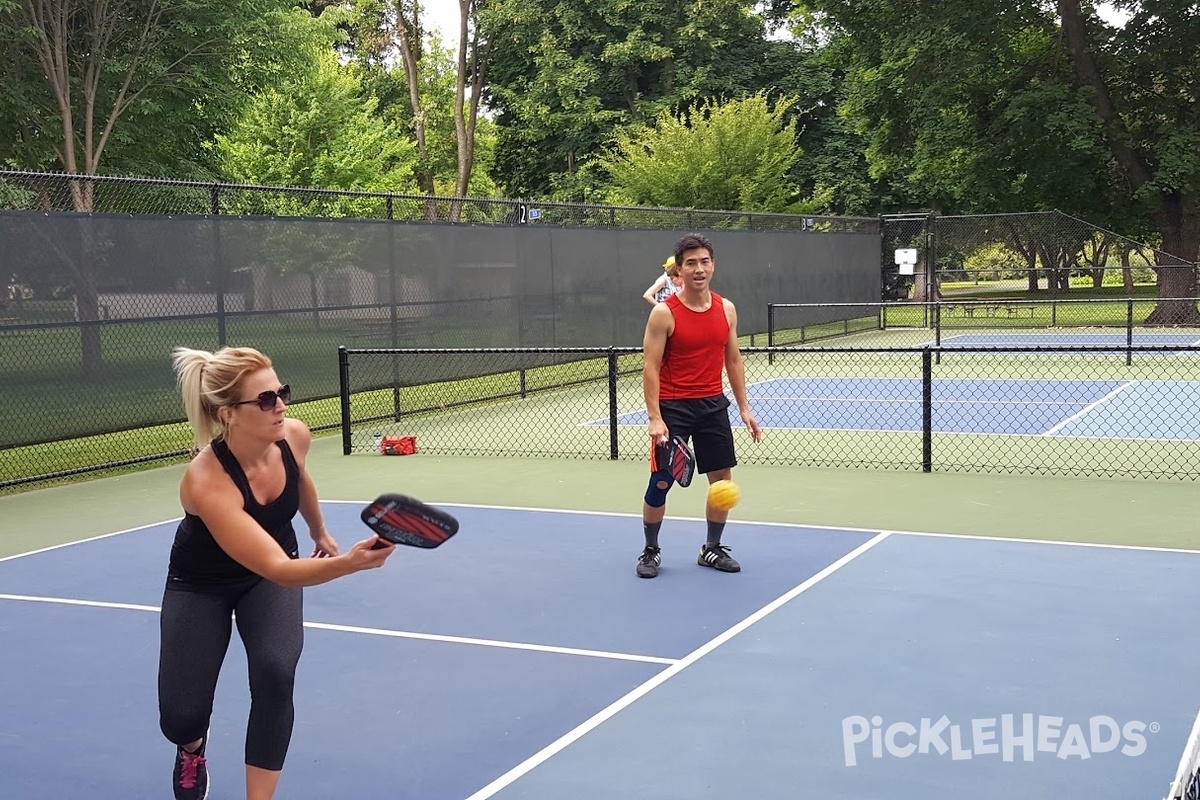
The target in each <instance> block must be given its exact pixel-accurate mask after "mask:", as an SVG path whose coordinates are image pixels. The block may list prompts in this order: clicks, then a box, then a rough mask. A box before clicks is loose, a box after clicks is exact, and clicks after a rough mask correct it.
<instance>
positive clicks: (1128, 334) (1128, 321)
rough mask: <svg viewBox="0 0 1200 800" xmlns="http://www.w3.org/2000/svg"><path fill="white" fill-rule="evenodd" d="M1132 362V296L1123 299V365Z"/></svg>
mask: <svg viewBox="0 0 1200 800" xmlns="http://www.w3.org/2000/svg"><path fill="white" fill-rule="evenodd" d="M1132 363H1133V298H1132V297H1131V298H1129V299H1128V300H1126V301H1125V366H1127V367H1128V366H1129V365H1131V364H1132Z"/></svg>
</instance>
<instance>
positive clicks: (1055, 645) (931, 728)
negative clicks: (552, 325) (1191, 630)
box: [0, 503, 1200, 800]
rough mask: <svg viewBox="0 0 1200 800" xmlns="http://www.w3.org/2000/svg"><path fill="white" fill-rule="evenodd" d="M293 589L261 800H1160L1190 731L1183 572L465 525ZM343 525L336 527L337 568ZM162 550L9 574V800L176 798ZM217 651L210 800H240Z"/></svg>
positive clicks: (1194, 647) (1190, 661)
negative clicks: (280, 703)
mask: <svg viewBox="0 0 1200 800" xmlns="http://www.w3.org/2000/svg"><path fill="white" fill-rule="evenodd" d="M452 510H453V511H454V513H455V514H456V515H458V516H459V518H460V519H461V521H462V531H461V533H460V534H459V535H458V537H456V538H455V539H454V540H453V541H452V542H450V543H448V544H447V545H446V546H445V547H443V548H440V549H438V550H434V551H416V550H404V551H401V552H397V553H396V554H395V556H394V557H393V558H392V560H391V562H390V563H389V564H388V565H387V566H386V567H385V568H383V569H381V570H377V571H373V572H369V573H360V574H358V575H354V576H350V577H348V578H345V579H342V580H339V581H335V582H334V583H331V584H327V585H324V586H320V587H315V588H312V589H308V590H306V613H305V616H306V620H307V629H306V642H305V654H304V657H303V658H302V660H301V663H300V674H299V680H298V687H297V698H296V706H297V709H296V720H297V722H296V728H295V734H294V737H293V740H292V749H291V752H290V755H289V761H288V765H287V767H286V769H285V771H284V774H283V779H282V782H281V784H280V789H279V795H278V796H279V797H281V798H298V799H300V800H304V799H309V798H311V799H312V800H318V799H319V800H329V798H357V799H360V800H367V799H368V798H381V799H382V798H388V799H389V800H390V799H394V798H412V799H413V800H463V798H470V800H482V799H483V798H489V797H497V798H532V799H534V800H564V799H571V800H574V799H576V798H663V799H664V800H665V799H666V798H672V799H674V798H714V800H715V798H721V799H722V800H725V799H726V798H756V799H760V800H773V799H774V798H778V799H779V800H784V799H785V798H786V800H795V798H839V799H854V798H880V799H882V798H887V799H888V800H929V799H930V798H961V797H964V796H970V797H972V798H983V799H984V800H990V799H992V798H995V800H1001V799H1003V800H1010V798H1013V797H1031V798H1065V797H1086V798H1089V800H1103V799H1104V798H1111V800H1130V798H1159V797H1161V796H1162V794H1163V793H1164V792H1165V791H1166V788H1167V785H1168V784H1169V782H1170V779H1171V777H1172V775H1173V773H1174V770H1175V766H1176V763H1177V761H1178V758H1179V754H1180V753H1181V751H1182V749H1183V745H1184V742H1185V740H1186V738H1187V735H1188V732H1189V729H1190V727H1191V724H1192V722H1193V719H1194V718H1195V716H1196V707H1197V704H1200V693H1197V692H1196V689H1195V686H1196V682H1195V680H1194V675H1193V672H1194V669H1193V667H1192V665H1194V664H1195V663H1197V660H1198V658H1200V640H1197V638H1196V637H1194V636H1190V635H1187V634H1186V632H1185V631H1184V625H1183V624H1182V623H1181V621H1182V620H1186V619H1187V618H1188V613H1189V612H1190V610H1191V609H1195V608H1196V607H1197V606H1198V605H1200V553H1192V552H1179V551H1167V550H1150V549H1137V548H1116V547H1101V546H1083V545H1067V544H1053V543H1046V542H1031V541H1020V542H1018V541H1010V540H998V539H976V538H966V537H954V536H941V535H937V536H935V535H923V534H915V533H890V534H889V533H887V532H880V531H862V530H835V529H824V528H814V527H804V526H793V525H772V524H758V523H736V522H731V523H730V525H729V527H728V529H727V533H726V537H725V541H726V543H727V544H729V545H730V546H731V547H732V548H733V552H734V554H735V556H736V557H737V558H738V559H739V560H740V561H741V562H742V565H743V571H742V572H741V573H739V574H735V575H727V574H720V573H716V572H714V571H712V570H708V569H704V568H701V567H698V566H697V565H696V563H695V557H696V552H697V549H698V546H699V544H700V542H701V541H702V540H703V538H704V528H703V521H701V520H685V519H675V518H669V519H668V520H667V523H666V525H664V529H663V534H662V543H663V558H664V560H663V571H662V573H661V574H660V576H659V577H658V578H656V579H654V580H641V579H638V578H637V577H636V576H635V575H634V570H633V567H634V561H635V558H636V556H637V553H638V552H639V551H640V549H641V527H640V523H639V520H638V519H637V517H635V516H630V515H614V514H598V513H571V512H550V511H539V510H529V509H508V508H494V507H478V506H470V507H464V506H457V507H452ZM357 513H358V505H357V504H340V503H339V504H327V505H326V517H327V519H328V522H329V527H330V528H331V530H335V531H342V532H343V534H342V535H341V539H342V543H343V545H346V544H349V539H350V536H352V535H354V532H355V531H358V530H363V529H362V527H361V524H360V523H359V522H358V520H357ZM173 527H174V525H173V523H171V522H164V523H161V524H157V525H152V526H149V527H145V528H141V529H137V530H132V531H127V532H123V533H120V534H117V535H112V536H107V537H102V538H98V539H93V540H90V541H87V542H82V543H79V544H75V545H70V546H65V547H60V548H55V549H51V550H46V551H41V552H37V553H32V554H28V555H24V556H20V557H15V558H11V559H7V560H4V561H3V562H0V633H2V641H3V642H4V647H3V648H2V649H0V675H3V676H4V679H5V683H4V686H5V692H4V693H3V695H2V697H0V745H2V746H0V797H3V798H32V797H44V798H66V797H78V796H81V791H82V793H83V794H86V796H87V797H96V798H114V799H117V798H120V799H122V800H124V799H125V798H157V797H163V796H167V794H168V790H167V787H168V785H169V780H170V770H171V762H172V757H173V755H174V749H173V747H171V746H170V745H169V744H168V743H167V742H166V741H165V740H163V739H162V738H161V735H160V734H159V732H158V727H157V707H156V699H155V675H156V665H157V647H158V639H157V634H158V617H157V613H156V612H157V607H158V604H159V602H160V600H161V591H162V584H163V579H164V570H165V565H166V561H167V555H168V551H169V548H170V544H171V538H172V533H173ZM247 709H248V698H247V689H246V679H245V663H244V659H243V656H242V650H241V646H240V643H239V642H238V641H237V640H236V637H235V640H234V643H233V644H232V646H231V647H230V651H229V656H228V658H227V661H226V667H225V671H224V672H223V674H222V679H221V682H220V685H219V686H218V695H217V703H216V708H215V711H214V716H213V720H212V726H213V727H212V735H211V742H210V745H209V748H208V753H207V755H208V758H209V766H210V769H211V772H212V776H213V789H212V793H211V795H210V797H211V798H212V800H216V799H217V798H226V797H239V796H242V791H243V789H242V781H243V777H242V766H241V763H242V761H241V752H242V737H243V735H244V731H245V723H246V713H247Z"/></svg>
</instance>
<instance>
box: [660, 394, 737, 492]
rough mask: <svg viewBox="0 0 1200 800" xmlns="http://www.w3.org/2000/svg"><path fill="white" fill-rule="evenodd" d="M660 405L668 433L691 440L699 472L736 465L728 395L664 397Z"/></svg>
mask: <svg viewBox="0 0 1200 800" xmlns="http://www.w3.org/2000/svg"><path fill="white" fill-rule="evenodd" d="M658 407H659V411H661V412H662V418H663V422H665V423H666V424H667V432H668V434H670V435H671V436H679V437H682V438H683V440H684V441H685V442H686V441H690V442H691V445H692V452H694V453H695V454H696V471H697V472H700V473H705V472H715V471H716V470H719V469H728V468H732V467H736V466H737V454H736V453H735V452H734V449H733V428H732V427H731V426H730V424H729V398H728V397H726V396H725V395H723V394H718V395H715V396H713V397H700V398H697V399H694V400H662V401H659V404H658Z"/></svg>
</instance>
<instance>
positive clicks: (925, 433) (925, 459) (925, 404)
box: [921, 347, 940, 472]
mask: <svg viewBox="0 0 1200 800" xmlns="http://www.w3.org/2000/svg"><path fill="white" fill-rule="evenodd" d="M939 355H940V353H939ZM921 471H922V472H933V350H931V349H930V348H928V347H925V348H922V349H921Z"/></svg>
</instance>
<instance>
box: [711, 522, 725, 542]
mask: <svg viewBox="0 0 1200 800" xmlns="http://www.w3.org/2000/svg"><path fill="white" fill-rule="evenodd" d="M724 532H725V523H724V522H713V521H712V520H711V519H710V520H708V544H720V543H721V534H722V533H724Z"/></svg>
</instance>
